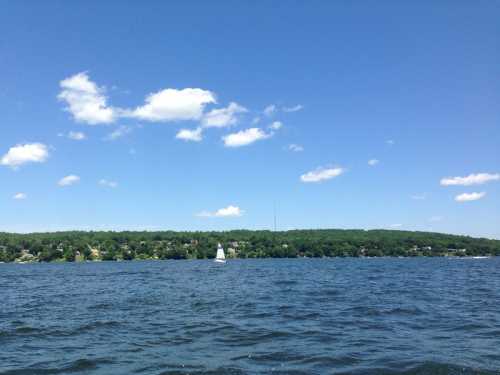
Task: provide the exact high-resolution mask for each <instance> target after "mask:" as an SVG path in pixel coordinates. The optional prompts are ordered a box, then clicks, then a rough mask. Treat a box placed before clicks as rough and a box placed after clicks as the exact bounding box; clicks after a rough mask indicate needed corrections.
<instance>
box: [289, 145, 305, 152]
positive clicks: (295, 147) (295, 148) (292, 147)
mask: <svg viewBox="0 0 500 375" xmlns="http://www.w3.org/2000/svg"><path fill="white" fill-rule="evenodd" d="M288 149H289V150H290V151H293V152H301V151H304V147H302V146H301V145H296V144H295V143H292V144H291V145H288Z"/></svg>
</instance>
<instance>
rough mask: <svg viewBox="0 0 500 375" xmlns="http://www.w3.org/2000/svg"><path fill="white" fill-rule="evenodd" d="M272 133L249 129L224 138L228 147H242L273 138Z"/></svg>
mask: <svg viewBox="0 0 500 375" xmlns="http://www.w3.org/2000/svg"><path fill="white" fill-rule="evenodd" d="M272 135H273V134H272V133H266V132H265V131H263V130H262V129H259V128H249V129H245V130H241V131H239V132H237V133H232V134H228V135H226V136H224V137H222V140H223V141H224V145H225V146H226V147H240V146H246V145H249V144H252V143H254V142H256V141H258V140H261V139H266V138H269V137H271V136H272Z"/></svg>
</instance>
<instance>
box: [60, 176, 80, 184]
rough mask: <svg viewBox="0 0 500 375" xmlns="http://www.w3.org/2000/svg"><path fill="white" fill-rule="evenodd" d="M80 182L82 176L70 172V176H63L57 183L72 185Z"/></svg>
mask: <svg viewBox="0 0 500 375" xmlns="http://www.w3.org/2000/svg"><path fill="white" fill-rule="evenodd" d="M78 182H80V177H78V176H75V175H74V174H70V175H69V176H66V177H63V178H61V179H60V180H59V182H58V183H57V184H58V185H59V186H70V185H74V184H76V183H78Z"/></svg>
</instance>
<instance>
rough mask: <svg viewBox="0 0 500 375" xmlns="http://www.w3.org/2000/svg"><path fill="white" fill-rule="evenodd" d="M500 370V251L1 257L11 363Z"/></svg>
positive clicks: (86, 367) (90, 369)
mask: <svg viewBox="0 0 500 375" xmlns="http://www.w3.org/2000/svg"><path fill="white" fill-rule="evenodd" d="M66 373H72V374H103V375H104V374H106V375H107V374H158V375H159V374H163V375H167V374H268V373H269V374H421V375H423V374H433V375H434V374H500V258H491V259H446V258H412V259H409V258H406V259H398V258H371V259H366V258H365V259H347V258H346V259H256V260H230V261H228V263H227V264H225V265H217V264H214V263H213V262H211V261H207V260H205V261H203V260H199V261H144V262H140V261H136V262H94V263H74V264H70V263H65V264H54V263H52V264H41V263H40V264H0V374H1V375H6V374H12V375H13V374H16V375H20V374H66Z"/></svg>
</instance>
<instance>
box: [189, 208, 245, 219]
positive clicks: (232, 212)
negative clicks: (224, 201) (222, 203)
mask: <svg viewBox="0 0 500 375" xmlns="http://www.w3.org/2000/svg"><path fill="white" fill-rule="evenodd" d="M244 212H245V211H243V210H242V209H240V208H239V207H238V206H233V205H229V206H227V207H224V208H220V209H218V210H217V211H214V212H209V211H202V212H200V213H198V214H196V216H199V217H231V216H233V217H237V216H242V215H243V213H244Z"/></svg>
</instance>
